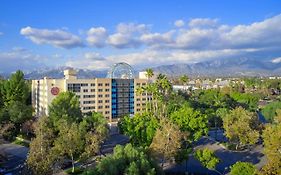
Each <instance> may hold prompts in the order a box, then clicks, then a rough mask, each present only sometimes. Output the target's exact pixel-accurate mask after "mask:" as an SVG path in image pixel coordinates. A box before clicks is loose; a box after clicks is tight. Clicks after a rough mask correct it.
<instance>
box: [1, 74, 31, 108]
mask: <svg viewBox="0 0 281 175" xmlns="http://www.w3.org/2000/svg"><path fill="white" fill-rule="evenodd" d="M1 91H2V101H3V102H4V105H5V106H6V107H8V106H10V104H11V103H13V102H15V101H18V102H21V103H23V104H27V99H28V98H29V96H30V94H29V86H28V83H27V82H26V81H25V80H24V74H23V72H22V71H17V72H16V73H15V74H12V76H11V78H10V79H9V80H6V81H4V83H3V85H2V90H1Z"/></svg>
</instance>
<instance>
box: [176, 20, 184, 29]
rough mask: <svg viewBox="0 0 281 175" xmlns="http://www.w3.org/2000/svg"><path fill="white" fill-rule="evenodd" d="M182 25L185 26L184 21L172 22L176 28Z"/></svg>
mask: <svg viewBox="0 0 281 175" xmlns="http://www.w3.org/2000/svg"><path fill="white" fill-rule="evenodd" d="M184 24H185V23H184V21H183V20H181V19H179V20H176V21H175V22H174V25H175V26H176V27H183V26H184Z"/></svg>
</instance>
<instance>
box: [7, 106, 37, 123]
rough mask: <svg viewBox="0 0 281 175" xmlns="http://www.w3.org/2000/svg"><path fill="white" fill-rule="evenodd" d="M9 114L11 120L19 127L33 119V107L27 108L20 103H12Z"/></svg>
mask: <svg viewBox="0 0 281 175" xmlns="http://www.w3.org/2000/svg"><path fill="white" fill-rule="evenodd" d="M8 112H9V116H10V120H11V121H12V122H13V123H15V124H17V125H20V124H22V123H24V122H25V121H27V120H29V119H31V118H32V108H31V106H27V105H25V104H24V103H21V102H19V101H14V102H11V103H10V106H9V110H8Z"/></svg>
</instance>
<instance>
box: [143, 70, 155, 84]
mask: <svg viewBox="0 0 281 175" xmlns="http://www.w3.org/2000/svg"><path fill="white" fill-rule="evenodd" d="M145 71H146V76H147V78H148V81H150V78H152V77H153V76H154V72H153V69H151V68H148V69H146V70H145Z"/></svg>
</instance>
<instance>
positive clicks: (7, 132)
mask: <svg viewBox="0 0 281 175" xmlns="http://www.w3.org/2000/svg"><path fill="white" fill-rule="evenodd" d="M15 135H16V130H15V125H14V124H13V123H12V122H5V123H1V124H0V138H1V137H3V138H4V139H6V140H9V141H11V140H13V136H15Z"/></svg>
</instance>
